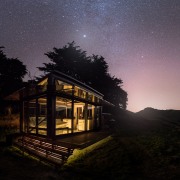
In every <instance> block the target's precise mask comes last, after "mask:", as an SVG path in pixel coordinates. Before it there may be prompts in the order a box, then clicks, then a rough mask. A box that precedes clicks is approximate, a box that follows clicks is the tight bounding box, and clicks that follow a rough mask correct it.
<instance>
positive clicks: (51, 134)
mask: <svg viewBox="0 0 180 180" xmlns="http://www.w3.org/2000/svg"><path fill="white" fill-rule="evenodd" d="M55 88H56V87H55V78H54V77H53V76H52V75H50V76H49V77H48V85H47V136H48V138H50V139H54V138H55V124H56V123H55V112H56V95H55Z"/></svg>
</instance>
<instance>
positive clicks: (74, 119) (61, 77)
mask: <svg viewBox="0 0 180 180" xmlns="http://www.w3.org/2000/svg"><path fill="white" fill-rule="evenodd" d="M14 97H16V98H17V95H14ZM18 99H19V100H20V104H21V106H20V132H21V133H25V134H33V135H37V136H46V137H48V138H51V139H53V138H55V137H57V136H61V135H65V134H73V133H79V132H86V131H92V130H97V129H100V128H101V126H102V117H101V114H102V103H103V95H102V94H101V93H99V92H98V91H96V90H94V89H92V88H91V87H89V86H87V85H85V84H84V83H82V82H80V81H78V80H76V79H74V78H72V77H70V76H67V75H65V74H63V73H60V72H58V71H55V72H52V73H49V74H47V75H46V76H45V77H43V78H42V79H41V80H39V81H38V82H37V83H31V84H30V85H29V86H28V87H25V88H23V89H21V90H19V91H18Z"/></svg>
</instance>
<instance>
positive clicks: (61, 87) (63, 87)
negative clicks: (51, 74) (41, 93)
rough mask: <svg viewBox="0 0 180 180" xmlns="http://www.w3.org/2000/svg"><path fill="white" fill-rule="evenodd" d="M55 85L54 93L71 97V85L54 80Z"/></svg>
mask: <svg viewBox="0 0 180 180" xmlns="http://www.w3.org/2000/svg"><path fill="white" fill-rule="evenodd" d="M55 85H56V91H59V92H63V93H67V94H70V95H72V90H73V88H72V85H70V84H68V83H65V82H63V81H60V80H56V81H55Z"/></svg>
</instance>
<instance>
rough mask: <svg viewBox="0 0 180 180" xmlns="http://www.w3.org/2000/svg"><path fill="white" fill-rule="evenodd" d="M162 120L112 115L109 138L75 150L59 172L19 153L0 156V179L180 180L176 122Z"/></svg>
mask: <svg viewBox="0 0 180 180" xmlns="http://www.w3.org/2000/svg"><path fill="white" fill-rule="evenodd" d="M143 113H144V112H143ZM156 113H157V112H156ZM144 114H146V113H144ZM171 114H173V113H172V112H171ZM144 117H145V118H144ZM147 117H150V118H148V119H147ZM160 117H161V118H156V119H155V118H154V117H152V116H151V115H150V114H149V115H148V116H145V115H143V114H142V112H141V114H138V113H137V114H134V113H131V112H124V113H123V112H121V113H120V114H119V112H116V113H115V117H114V118H115V119H116V121H115V122H114V124H109V129H108V128H106V129H107V130H109V131H111V132H113V135H112V136H111V137H107V138H106V139H104V140H102V141H100V142H98V143H96V144H94V145H92V146H90V147H88V148H86V149H84V150H76V151H75V152H74V154H73V155H72V156H71V157H70V158H69V160H68V162H67V163H66V164H65V165H64V166H63V167H62V168H61V169H59V170H58V171H57V170H56V171H53V170H52V169H51V168H50V167H47V166H44V165H42V164H39V162H37V161H33V160H31V159H28V158H23V157H21V156H20V155H19V154H18V153H17V152H16V153H14V152H13V153H11V152H9V151H8V152H7V151H4V152H2V151H1V153H0V158H1V162H2V163H0V177H2V178H4V179H14V177H18V179H25V178H26V179H31V178H33V179H68V180H69V179H105V178H106V179H180V178H179V177H180V176H179V172H180V169H179V168H180V167H179V165H180V164H179V160H180V159H179V157H180V152H179V148H180V140H179V139H180V137H179V131H180V128H179V126H178V122H179V120H178V119H177V118H175V117H174V118H173V117H172V119H173V123H171V122H169V120H170V119H171V117H170V115H168V114H165V115H164V116H162V115H161V116H160ZM167 117H169V118H167ZM162 121H163V123H162ZM165 121H166V123H165ZM174 122H176V123H174ZM0 150H1V149H0ZM4 164H6V166H4Z"/></svg>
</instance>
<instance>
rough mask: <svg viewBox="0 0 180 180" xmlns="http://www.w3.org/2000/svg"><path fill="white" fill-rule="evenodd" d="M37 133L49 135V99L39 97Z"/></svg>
mask: <svg viewBox="0 0 180 180" xmlns="http://www.w3.org/2000/svg"><path fill="white" fill-rule="evenodd" d="M37 134H42V135H47V99H46V98H39V99H38V112H37Z"/></svg>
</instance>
